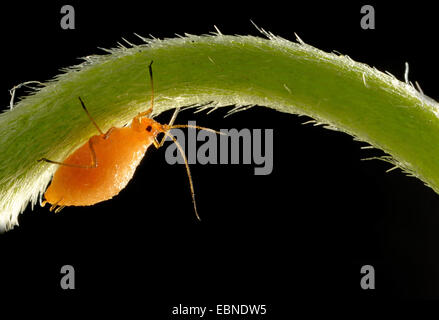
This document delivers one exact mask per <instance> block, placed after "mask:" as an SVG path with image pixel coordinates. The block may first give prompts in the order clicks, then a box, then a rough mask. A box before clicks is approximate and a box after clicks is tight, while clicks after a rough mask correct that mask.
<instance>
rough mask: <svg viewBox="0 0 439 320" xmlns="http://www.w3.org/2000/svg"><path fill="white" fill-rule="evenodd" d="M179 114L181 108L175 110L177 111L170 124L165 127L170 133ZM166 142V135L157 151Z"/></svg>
mask: <svg viewBox="0 0 439 320" xmlns="http://www.w3.org/2000/svg"><path fill="white" fill-rule="evenodd" d="M179 112H180V107H177V108H175V111H174V114H173V115H172V118H171V120H170V121H169V123H168V124H167V125H166V126H164V128H165V130H167V131H168V130H170V129H171V127H172V126H173V125H174V121H175V119H177V115H178V113H179ZM165 140H166V134H165V135H164V136H163V138H162V140H161V141H160V143H159V144H158V146H156V148H157V149H158V148H160V147H161V146H162V145H163V144H164V143H165Z"/></svg>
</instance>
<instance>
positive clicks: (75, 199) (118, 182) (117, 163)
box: [44, 117, 165, 206]
mask: <svg viewBox="0 0 439 320" xmlns="http://www.w3.org/2000/svg"><path fill="white" fill-rule="evenodd" d="M161 132H165V129H164V128H163V126H162V125H161V124H160V123H158V122H156V121H154V120H153V119H149V118H138V117H136V118H134V119H133V121H132V123H131V126H129V127H123V128H111V129H110V130H109V131H107V133H105V134H100V135H95V136H92V137H91V138H90V139H89V141H88V142H86V143H85V144H84V145H83V146H82V147H80V148H79V149H77V150H76V151H75V152H74V153H73V154H71V155H70V156H69V157H68V158H67V159H66V160H65V161H64V163H65V164H69V165H71V166H67V165H61V166H59V168H58V170H57V171H56V172H55V175H54V176H53V179H52V182H51V184H50V186H49V188H48V189H47V191H46V193H45V194H44V197H45V200H46V201H47V202H48V203H51V204H56V205H58V206H89V205H93V204H95V203H98V202H101V201H104V200H108V199H111V198H112V197H114V196H115V195H117V194H118V193H119V192H120V191H121V190H122V189H123V188H125V186H126V185H127V184H128V182H129V181H130V180H131V178H132V177H133V175H134V172H135V170H136V168H137V166H138V165H139V163H140V161H141V160H142V159H143V157H144V155H145V152H146V150H147V149H148V147H149V146H150V145H151V144H153V142H154V141H155V138H156V136H157V135H158V134H159V133H161ZM90 146H92V147H90ZM91 148H93V151H94V155H93V153H92V149H91ZM93 157H95V159H96V160H94V159H93ZM87 164H89V165H88V166H87ZM86 166H87V167H86Z"/></svg>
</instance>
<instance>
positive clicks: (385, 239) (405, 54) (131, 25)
mask: <svg viewBox="0 0 439 320" xmlns="http://www.w3.org/2000/svg"><path fill="white" fill-rule="evenodd" d="M63 4H66V3H58V2H52V3H49V4H45V5H42V4H36V3H32V4H24V3H17V4H8V5H5V4H2V5H1V9H0V10H1V19H0V23H1V34H2V59H1V60H0V61H1V64H2V66H1V69H2V75H3V76H2V84H1V88H2V89H1V90H0V101H3V104H2V105H3V106H4V107H5V108H6V106H7V105H8V104H9V93H8V89H10V88H12V87H13V86H14V85H17V84H18V83H20V82H23V81H28V80H40V81H44V80H46V79H49V78H51V77H53V76H55V75H56V74H57V73H58V70H59V69H60V68H62V67H67V66H69V65H73V64H77V63H79V62H80V61H79V60H78V57H81V56H86V55H90V54H101V53H102V51H100V50H99V49H97V48H98V47H104V48H109V47H114V46H116V44H117V41H120V40H121V38H122V37H124V38H126V39H128V40H129V41H131V42H135V43H140V42H139V41H138V40H137V38H136V37H135V36H134V35H133V33H134V32H135V33H138V34H140V35H143V36H148V35H149V34H151V35H153V36H155V37H158V38H164V37H173V36H174V35H175V34H184V33H185V32H186V33H192V34H203V33H209V32H212V31H214V25H216V26H217V27H218V28H219V29H220V30H221V32H222V33H224V34H251V35H260V34H259V32H258V31H257V30H256V29H255V28H254V26H253V25H252V24H251V22H250V19H251V20H253V21H254V22H255V23H256V24H257V25H258V26H260V27H262V28H264V29H266V30H268V31H271V32H273V33H274V34H276V35H280V36H283V37H284V38H287V39H290V40H294V38H295V37H294V32H296V33H297V34H298V35H299V36H300V37H301V38H302V39H303V40H304V41H305V42H307V43H309V44H311V45H314V46H316V47H318V48H320V49H322V50H325V51H332V50H336V51H339V52H341V53H343V54H347V55H349V56H350V57H351V58H353V59H354V60H356V61H360V62H365V63H367V64H369V65H371V66H375V67H377V68H378V69H379V70H387V71H389V72H391V73H392V74H394V75H395V76H396V77H398V78H399V79H403V75H404V63H405V62H406V61H407V62H409V63H410V75H409V76H410V80H412V81H413V82H414V81H415V80H416V81H418V82H419V83H420V84H421V86H422V88H423V90H424V92H425V93H426V94H427V95H429V96H431V97H433V98H435V99H438V98H439V93H438V90H437V88H436V86H437V75H438V71H439V63H437V46H436V42H437V41H436V40H435V39H434V37H432V35H434V34H435V33H436V30H437V26H436V20H435V19H436V17H435V13H434V10H433V8H431V7H428V6H427V5H426V4H422V5H420V4H419V2H416V4H415V5H413V6H410V7H406V6H403V5H400V4H398V3H394V4H387V5H386V6H384V5H383V4H374V3H370V2H368V3H356V4H349V5H346V4H339V3H332V4H318V3H315V2H313V3H309V4H308V3H305V4H303V3H302V4H298V3H297V2H291V3H286V2H282V3H280V2H279V3H278V2H273V1H270V3H263V4H258V3H256V2H249V3H238V2H214V1H211V2H204V3H202V4H199V5H195V4H192V3H187V2H179V3H170V2H166V3H165V2H163V1H155V2H130V1H123V2H120V3H118V4H110V3H108V2H101V3H95V4H93V5H91V4H90V3H87V2H85V1H71V2H70V3H69V4H71V5H73V6H74V8H75V10H76V29H75V30H62V29H61V28H60V26H59V21H60V18H61V14H60V8H61V6H62V5H63ZM363 4H372V5H374V7H375V10H376V29H375V30H362V29H361V27H360V19H361V17H362V15H361V14H360V8H361V6H362V5H363ZM156 89H157V91H158V92H159V91H160V83H157V84H156ZM78 110H79V109H78ZM225 112H226V109H223V110H219V111H216V112H214V113H212V114H210V115H208V116H206V115H205V114H193V113H192V112H191V111H186V112H182V113H180V115H179V119H178V121H177V122H178V123H183V124H184V123H187V121H188V120H196V121H197V124H198V125H203V126H208V127H212V128H217V129H219V128H237V129H240V128H250V129H251V128H273V129H274V168H273V172H272V174H271V175H268V176H255V175H254V174H253V166H252V165H192V167H191V170H192V174H193V179H194V183H195V188H196V193H197V200H198V206H199V211H200V214H201V215H202V219H203V220H202V222H198V221H197V220H196V219H195V217H194V214H193V208H192V204H191V200H190V193H189V188H188V184H187V177H186V173H185V170H184V167H183V166H171V165H168V164H167V163H166V162H165V159H164V149H162V150H152V149H151V150H150V151H149V152H148V153H147V156H146V157H145V159H144V161H143V162H142V164H141V165H140V166H139V168H138V170H137V172H136V174H135V177H134V179H133V180H132V181H131V182H130V184H129V185H128V186H127V188H125V189H124V190H123V191H122V192H121V193H120V195H119V196H117V197H116V198H114V199H113V200H110V201H106V202H103V203H100V204H97V205H95V206H92V207H86V208H74V207H72V208H65V209H64V210H63V211H62V212H61V213H60V214H53V213H50V212H49V211H48V209H47V208H40V207H38V208H35V209H34V210H33V211H32V210H30V208H28V209H27V210H26V211H25V212H24V214H22V215H21V216H20V218H19V222H20V226H18V227H16V228H15V229H13V230H12V231H10V232H7V233H6V234H3V235H0V251H1V252H0V254H1V258H0V276H1V278H2V284H1V286H0V291H1V292H2V295H5V296H9V297H11V296H13V295H15V294H19V295H20V297H21V299H25V297H32V298H35V297H38V298H43V299H46V301H54V300H52V299H54V298H55V297H57V298H58V300H57V301H63V302H66V303H73V301H74V302H75V303H76V302H77V301H82V302H84V301H88V302H89V303H90V305H95V306H96V309H97V310H100V311H105V310H110V311H114V310H122V311H124V312H131V311H134V310H137V311H141V312H143V314H144V315H146V316H147V315H150V314H155V315H156V317H157V319H162V318H173V317H172V316H170V310H171V307H172V306H173V305H178V304H179V303H183V304H191V305H207V306H214V305H215V304H227V303H230V304H232V303H234V304H266V305H268V313H269V314H270V315H277V317H276V318H279V317H280V315H281V314H291V313H294V312H295V310H297V308H299V307H300V308H302V307H303V306H304V305H306V306H308V305H309V306H311V305H312V304H313V303H321V302H322V301H329V302H330V303H331V304H332V305H333V306H335V307H336V308H337V307H340V308H345V307H346V305H352V303H353V304H354V305H358V306H360V307H362V308H366V306H367V305H368V304H370V303H375V302H379V301H388V299H395V298H396V299H400V298H403V299H435V298H438V297H439V279H438V276H439V274H438V270H439V250H438V249H439V232H438V229H439V197H438V195H437V194H435V193H434V192H433V191H432V190H431V189H429V188H428V187H425V186H424V185H423V184H422V182H420V181H418V180H416V179H414V178H410V177H406V176H405V175H404V174H402V173H401V172H400V171H399V170H394V171H392V172H391V173H385V170H387V169H389V168H390V165H389V164H387V163H384V162H380V161H360V159H362V158H366V157H370V156H374V155H381V153H380V152H379V151H376V150H375V151H371V150H361V149H360V147H361V146H362V145H364V144H362V143H359V142H355V141H353V140H352V138H351V137H349V136H347V135H345V134H341V133H337V132H333V131H329V130H325V129H323V128H320V127H313V126H311V125H301V123H303V122H305V121H306V120H309V119H308V118H306V117H298V116H295V115H289V114H282V113H278V112H275V111H272V110H268V109H265V108H261V107H255V108H253V109H250V110H248V111H246V112H241V113H237V114H234V115H233V116H230V117H227V118H224V115H225ZM170 116H171V113H164V114H162V115H160V116H159V117H158V121H159V122H166V121H168V119H169V117H170ZM11 161H13V159H11ZM65 264H70V265H73V266H74V267H75V270H76V290H73V291H63V290H61V288H60V285H59V281H60V278H61V275H60V269H61V267H62V266H63V265H65ZM365 264H370V265H373V266H374V267H375V270H376V290H369V291H364V290H362V289H361V287H360V279H361V274H360V268H361V266H362V265H365ZM347 300H349V301H350V302H349V303H346V301H347ZM23 301H24V300H23ZM98 301H104V304H100V303H98ZM308 303H309V304H308ZM313 310H316V309H314V308H310V309H309V311H310V312H312V311H313ZM174 318H175V317H174ZM177 318H178V317H177ZM210 318H212V317H210Z"/></svg>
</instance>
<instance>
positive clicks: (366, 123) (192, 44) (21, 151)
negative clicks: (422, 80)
mask: <svg viewBox="0 0 439 320" xmlns="http://www.w3.org/2000/svg"><path fill="white" fill-rule="evenodd" d="M265 35H267V36H268V39H263V38H259V37H250V36H225V35H221V34H216V35H211V36H189V35H188V36H186V37H182V38H175V39H167V40H148V39H143V40H144V41H145V42H146V43H144V44H142V45H139V46H135V47H130V48H125V47H121V48H117V49H113V50H108V54H106V55H102V56H89V57H87V58H85V62H84V63H83V64H81V65H79V66H75V67H72V68H70V69H69V70H66V72H65V73H64V74H62V75H59V76H58V77H57V78H56V79H54V80H52V81H49V82H48V83H46V84H45V85H44V86H43V87H42V88H40V89H38V90H36V91H35V93H33V94H32V95H30V96H28V97H25V98H24V99H22V100H21V101H20V102H19V103H17V104H16V106H15V107H14V108H13V109H12V110H10V111H7V112H5V113H3V114H1V115H0V148H1V153H0V158H1V161H0V229H8V228H10V227H12V226H14V225H15V224H16V223H17V217H18V215H19V213H20V212H21V211H22V210H23V209H24V208H25V207H26V205H27V203H28V202H29V200H31V202H32V204H34V203H36V201H37V200H38V198H39V195H40V192H42V191H44V189H45V187H46V186H47V184H48V182H49V181H50V178H51V176H52V174H53V172H54V170H55V169H56V168H54V166H50V165H47V164H42V163H38V162H37V161H36V160H37V159H40V158H43V157H45V158H49V159H54V160H58V161H62V160H63V159H64V158H65V157H66V156H67V155H68V154H69V153H71V152H72V151H73V150H74V149H75V148H77V147H78V146H79V145H81V144H83V143H84V142H85V141H87V139H88V138H89V137H90V136H91V135H92V134H94V131H95V130H96V129H95V128H94V127H93V125H92V124H90V121H89V119H88V118H87V117H86V116H85V115H84V113H83V112H81V110H80V106H79V105H78V96H81V97H82V99H83V100H84V102H85V103H86V105H87V108H88V110H89V111H90V113H91V114H92V115H93V117H94V119H95V120H96V122H97V123H99V125H100V127H101V128H102V130H103V131H106V130H107V129H108V128H110V127H112V126H121V125H124V124H126V123H128V122H130V120H131V119H132V118H133V117H134V116H135V115H136V114H138V113H139V112H141V111H144V110H145V109H146V108H147V106H148V101H149V99H150V95H151V88H150V84H149V81H148V64H149V63H150V61H151V60H154V81H155V83H156V86H157V92H156V95H157V96H156V97H155V103H156V105H155V108H154V114H159V113H160V112H162V111H164V110H168V109H171V108H175V107H180V106H187V105H191V104H199V105H203V104H206V103H208V102H210V101H213V102H214V106H215V107H220V106H225V105H237V106H247V105H261V106H267V107H270V108H274V109H276V110H278V111H282V112H288V113H295V114H305V115H308V116H311V117H313V118H314V119H316V120H317V121H318V122H322V123H325V124H327V125H329V126H330V127H332V128H337V129H338V130H341V131H344V132H346V133H348V134H351V135H353V136H355V137H356V138H357V139H359V140H362V141H366V142H368V143H370V144H371V145H373V146H375V147H377V148H380V149H382V150H384V151H385V152H387V153H388V154H389V155H391V156H392V157H389V158H385V160H387V161H390V162H392V163H394V164H396V165H397V166H398V167H400V168H402V169H403V170H405V171H406V172H408V173H410V174H412V175H415V176H416V177H418V178H419V179H421V180H422V181H424V182H425V183H426V184H428V185H429V186H430V187H432V188H433V189H434V190H435V191H436V192H438V191H439V166H437V162H438V161H437V160H438V157H439V144H438V141H439V120H438V110H439V109H438V104H437V103H436V102H435V101H433V100H431V99H429V98H427V97H425V96H424V95H423V94H422V93H420V92H418V91H417V90H415V88H414V87H413V86H412V85H411V84H409V83H404V82H401V81H398V80H397V79H396V78H394V77H393V76H391V75H388V74H385V73H382V72H379V71H377V70H376V69H373V68H370V67H369V66H367V65H365V64H361V63H357V62H354V61H353V60H351V59H350V58H349V57H346V56H342V55H340V56H339V55H336V54H332V53H325V52H322V51H320V50H318V49H315V48H313V47H311V46H309V45H306V44H304V43H303V42H302V41H301V40H300V39H298V40H299V43H292V42H290V41H287V40H284V39H281V38H278V37H274V36H273V35H271V34H268V33H265ZM211 106H212V105H210V107H211Z"/></svg>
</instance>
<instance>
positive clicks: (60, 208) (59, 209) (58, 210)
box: [55, 206, 66, 213]
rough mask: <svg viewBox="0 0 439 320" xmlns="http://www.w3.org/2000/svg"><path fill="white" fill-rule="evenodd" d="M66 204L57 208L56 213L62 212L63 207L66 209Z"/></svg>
mask: <svg viewBox="0 0 439 320" xmlns="http://www.w3.org/2000/svg"><path fill="white" fill-rule="evenodd" d="M65 207H66V206H59V207H58V208H56V209H55V213H58V212H60V211H61V210H62V209H64V208H65Z"/></svg>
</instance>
